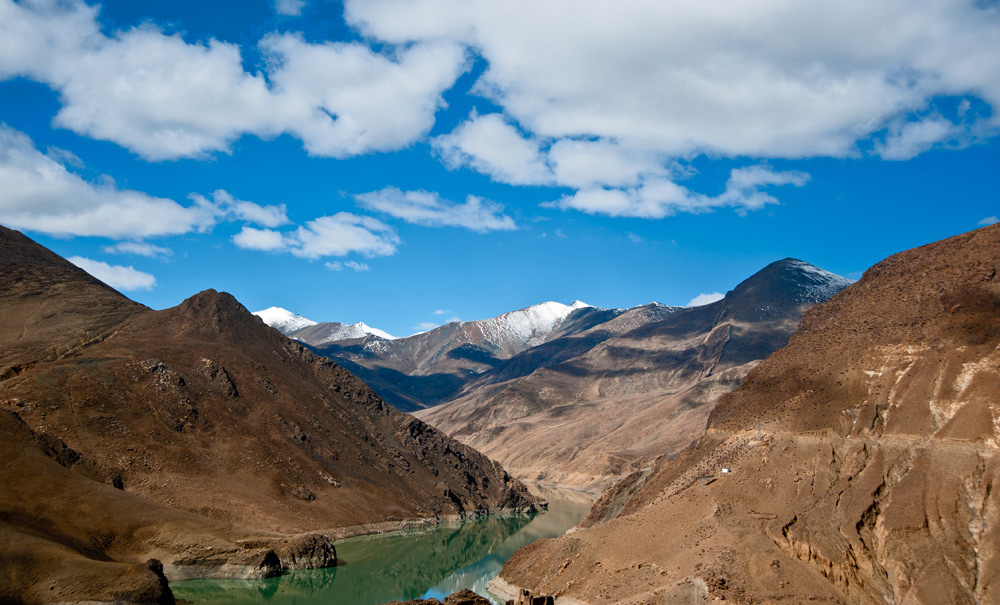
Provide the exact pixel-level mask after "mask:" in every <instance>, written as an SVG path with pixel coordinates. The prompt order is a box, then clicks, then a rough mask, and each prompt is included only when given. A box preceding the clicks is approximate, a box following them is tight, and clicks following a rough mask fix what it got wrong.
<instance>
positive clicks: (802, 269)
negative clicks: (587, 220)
mask: <svg viewBox="0 0 1000 605" xmlns="http://www.w3.org/2000/svg"><path fill="white" fill-rule="evenodd" d="M849 283H851V282H850V281H849V280H847V279H844V278H842V277H839V276H836V275H833V274H832V273H829V272H827V271H823V270H822V269H819V268H817V267H814V266H812V265H809V264H808V263H804V262H801V261H798V260H794V259H785V260H782V261H778V262H775V263H772V264H771V265H768V266H767V267H765V268H764V269H762V270H761V271H759V272H758V273H757V274H755V275H753V276H752V277H750V278H749V279H747V280H745V281H744V282H742V283H741V284H739V285H738V286H737V287H736V288H735V289H734V290H733V291H731V292H729V293H728V294H727V295H726V296H725V298H724V299H722V300H720V301H717V302H715V303H712V304H710V305H705V306H701V307H693V308H687V309H681V308H677V307H663V306H662V305H661V306H657V305H647V306H645V307H636V308H635V309H630V310H628V311H626V312H624V313H620V314H618V315H616V316H615V317H614V318H612V319H610V320H608V321H606V322H602V323H600V324H598V325H595V326H593V327H591V328H588V329H586V330H583V331H580V332H577V333H574V334H571V335H568V336H564V337H562V338H556V339H552V340H550V341H548V342H547V343H545V344H543V345H540V346H538V347H535V348H533V349H529V350H527V351H524V352H522V353H520V354H519V355H516V356H514V357H512V358H511V359H509V360H506V361H504V362H503V363H500V364H498V365H497V366H496V367H494V368H493V369H492V370H490V371H489V372H485V373H483V374H482V375H481V376H479V377H477V379H476V380H475V381H472V382H471V383H470V385H469V386H467V387H466V388H465V391H464V394H463V395H461V396H460V397H458V398H457V399H455V400H453V401H451V402H448V403H445V404H444V405H440V406H437V407H434V408H431V409H428V410H422V411H419V412H417V415H418V417H420V418H422V419H424V420H426V421H427V422H428V423H430V424H432V425H434V426H436V427H438V428H440V429H442V430H444V431H445V432H447V433H449V434H450V435H452V436H454V437H456V438H458V439H460V440H461V441H463V442H465V443H468V444H469V445H472V446H473V447H475V448H476V449H478V450H479V451H482V452H484V453H485V454H487V455H489V456H490V457H492V458H494V459H495V460H499V461H501V462H502V463H503V464H504V465H505V466H506V467H507V468H509V469H510V470H511V472H514V473H515V474H517V475H518V476H520V477H523V478H528V479H531V480H538V481H552V482H556V483H560V484H564V485H565V484H570V485H576V486H594V487H597V486H600V485H603V484H605V483H606V482H607V481H608V480H609V478H612V477H615V476H620V475H622V474H627V473H628V472H631V471H632V470H636V469H639V468H643V467H645V466H647V465H648V464H649V462H650V461H651V460H652V459H653V458H655V457H656V456H658V455H659V454H660V453H662V452H665V451H676V450H680V449H683V448H684V447H686V446H687V445H688V444H689V443H691V441H693V440H694V439H696V438H697V437H698V435H700V433H701V430H702V427H704V425H705V420H706V419H707V417H708V414H709V413H710V412H711V410H712V408H713V406H714V404H715V402H716V401H717V400H718V398H719V397H720V396H721V395H723V394H724V393H727V392H729V391H731V390H733V389H734V388H736V387H737V386H738V385H739V384H740V382H741V381H742V380H743V378H744V377H745V376H746V375H747V373H748V372H749V371H750V370H751V369H752V368H753V367H754V366H755V365H756V364H757V363H758V362H759V361H760V360H761V359H763V358H764V357H766V356H767V355H769V354H770V353H772V352H774V351H776V350H777V349H779V348H781V347H782V346H784V344H785V343H786V342H787V340H788V337H789V336H790V335H791V334H792V333H793V332H794V331H795V329H796V327H797V326H798V324H799V321H800V320H801V318H802V315H803V313H805V311H806V310H807V309H809V308H810V307H812V306H813V305H814V304H816V303H817V302H820V301H823V300H826V299H828V298H829V297H830V296H833V295H834V294H835V293H837V292H838V291H840V290H841V289H843V288H844V287H845V286H847V285H848V284H849ZM592 484H593V485H592Z"/></svg>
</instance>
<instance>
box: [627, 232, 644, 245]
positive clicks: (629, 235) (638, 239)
mask: <svg viewBox="0 0 1000 605" xmlns="http://www.w3.org/2000/svg"><path fill="white" fill-rule="evenodd" d="M625 237H627V238H628V241H630V242H632V243H633V244H641V243H642V238H641V237H639V236H638V235H636V234H634V233H632V232H629V233H627V234H625Z"/></svg>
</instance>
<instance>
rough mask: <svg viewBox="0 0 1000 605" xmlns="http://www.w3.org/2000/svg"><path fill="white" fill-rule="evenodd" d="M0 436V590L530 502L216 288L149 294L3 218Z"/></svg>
mask: <svg viewBox="0 0 1000 605" xmlns="http://www.w3.org/2000/svg"><path fill="white" fill-rule="evenodd" d="M0 455H2V458H3V460H4V464H2V465H0V485H2V488H0V561H2V562H3V565H0V601H15V602H17V601H24V602H51V601H81V600H82V601H90V600H96V601H114V600H123V601H162V602H169V601H170V600H171V598H172V597H170V593H169V589H168V588H167V587H166V585H165V583H164V582H163V577H164V575H165V576H166V577H167V578H171V579H173V578H179V577H190V576H197V575H206V574H207V575H222V576H239V577H261V576H268V575H273V574H276V573H280V572H281V571H283V570H286V569H295V568H310V567H321V566H327V565H330V564H332V563H333V562H334V561H335V560H336V556H335V551H334V549H333V546H332V543H331V541H330V538H329V536H330V535H342V534H349V533H356V532H360V531H365V530H366V529H372V528H387V527H392V526H393V524H396V523H399V522H402V521H404V520H406V519H414V518H426V517H435V516H442V517H444V516H456V515H475V514H480V513H485V512H491V511H497V510H520V511H525V510H535V509H537V508H538V507H539V502H538V501H537V499H536V498H534V497H533V496H531V495H530V494H529V493H528V492H527V490H526V489H525V488H524V486H523V485H521V484H520V483H519V482H518V481H517V480H515V479H513V478H511V477H510V476H509V475H508V474H507V473H506V472H505V471H504V470H503V468H501V467H500V466H499V465H498V464H496V463H494V462H492V461H490V460H489V459H487V458H486V457H484V456H482V455H481V454H479V453H478V452H476V451H474V450H472V449H471V448H469V447H467V446H464V445H462V444H460V443H458V442H456V441H454V440H452V439H450V438H448V437H446V436H445V435H443V434H442V433H440V432H438V431H436V430H434V429H432V428H431V427H429V426H427V425H426V424H424V423H422V422H420V421H419V420H416V419H414V418H412V417H410V416H407V415H405V414H402V413H400V412H397V411H396V410H394V409H392V408H390V407H389V406H387V405H386V404H385V403H384V402H383V401H382V400H381V399H380V398H379V397H378V396H376V395H375V394H374V393H373V392H372V391H371V390H370V389H369V388H368V387H367V386H366V385H365V384H364V383H362V382H361V381H360V380H358V379H357V378H355V377H354V376H352V375H350V374H349V373H348V372H347V371H346V370H344V369H342V368H340V367H338V366H336V365H335V364H333V363H332V362H331V361H330V360H328V359H324V358H321V357H317V356H316V355H314V354H313V353H311V352H309V351H308V350H306V349H305V348H303V347H302V345H300V344H298V343H295V342H292V341H289V340H288V339H287V338H285V337H284V336H282V335H281V334H280V333H278V332H277V331H276V330H273V329H271V328H269V327H267V326H265V325H264V324H263V323H262V322H261V321H260V320H259V319H257V318H256V317H254V316H252V315H251V314H250V313H249V312H248V311H247V310H246V309H245V308H243V306H242V305H240V304H239V303H238V302H237V301H236V300H235V299H233V297H232V296H229V295H228V294H224V293H218V292H215V291H212V290H209V291H206V292H202V293H201V294H198V295H196V296H193V297H191V298H190V299H188V300H186V301H184V302H183V303H182V304H181V305H179V306H177V307H174V308H172V309H167V310H164V311H152V310H149V309H147V308H145V307H143V306H141V305H138V304H137V303H134V302H132V301H129V300H128V299H126V298H125V297H123V296H121V295H120V294H118V293H117V292H115V291H114V290H112V289H110V288H108V287H107V286H105V285H104V284H102V283H100V282H98V281H97V280H95V279H94V278H92V277H90V276H89V275H87V274H86V273H84V272H83V271H82V270H80V269H78V268H77V267H75V266H73V265H72V264H70V263H69V262H67V261H65V260H64V259H62V258H60V257H58V256H57V255H55V254H53V253H52V252H50V251H48V250H46V249H44V248H43V247H41V246H39V245H37V244H35V243H34V242H32V241H31V240H29V239H28V238H26V237H24V236H23V235H21V234H20V233H18V232H16V231H11V230H8V229H5V228H2V227H0ZM250 528H254V529H250ZM337 528H339V529H337ZM316 530H323V532H324V533H323V534H315V533H314V534H313V535H308V532H315V531H316ZM303 534H306V535H303ZM149 559H157V560H159V561H161V562H162V573H160V572H158V570H160V566H159V565H157V564H153V563H147V561H148V560H149Z"/></svg>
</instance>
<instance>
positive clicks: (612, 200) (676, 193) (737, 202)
mask: <svg viewBox="0 0 1000 605" xmlns="http://www.w3.org/2000/svg"><path fill="white" fill-rule="evenodd" d="M808 180H809V175H807V174H805V173H802V172H797V171H786V172H775V171H773V170H771V169H770V168H768V167H766V166H751V167H745V168H737V169H734V170H733V171H732V172H731V173H730V176H729V180H728V181H727V182H726V189H725V191H723V192H722V193H721V194H719V195H717V196H708V195H704V194H700V193H694V192H692V191H690V190H688V189H686V188H685V187H682V186H680V185H678V184H677V183H674V182H673V181H669V180H666V179H651V180H648V181H646V182H645V183H643V184H642V185H641V186H639V187H633V188H630V189H604V188H591V189H583V190H581V191H578V192H576V193H574V194H571V195H567V196H564V197H563V198H562V199H559V200H557V201H554V202H548V203H545V204H543V206H546V207H550V208H561V209H564V210H566V209H573V210H579V211H581V212H586V213H588V214H605V215H608V216H629V217H639V218H652V219H655V218H663V217H665V216H671V215H674V214H677V213H678V212H691V213H699V212H708V211H710V210H711V209H713V208H718V207H731V208H735V209H736V211H737V212H740V213H743V212H746V211H747V210H758V209H760V208H763V207H764V205H766V204H776V203H777V202H778V200H777V199H776V198H775V197H774V196H772V195H770V194H769V193H766V192H765V191H763V190H762V189H763V188H764V187H768V186H779V185H794V186H796V187H801V186H803V185H805V183H806V182H807V181H808Z"/></svg>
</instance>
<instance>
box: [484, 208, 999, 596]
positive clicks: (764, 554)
mask: <svg viewBox="0 0 1000 605" xmlns="http://www.w3.org/2000/svg"><path fill="white" fill-rule="evenodd" d="M998 271H1000V228H998V227H987V228H984V229H980V230H977V231H974V232H971V233H967V234H963V235H960V236H957V237H954V238H950V239H948V240H944V241H941V242H937V243H935V244H931V245H928V246H924V247H922V248H917V249H914V250H910V251H907V252H903V253H901V254H897V255H895V256H893V257H891V258H889V259H887V260H886V261H883V262H882V263H879V264H878V265H876V266H875V267H873V268H872V269H871V270H869V271H868V272H867V273H866V274H865V276H864V278H863V279H862V280H861V281H860V282H859V283H858V284H856V285H855V286H852V287H850V288H848V289H847V290H845V291H844V292H843V293H842V294H840V295H839V296H837V297H835V298H833V299H832V300H831V301H829V302H828V303H825V304H823V305H820V306H818V307H816V308H815V309H813V310H812V311H810V312H809V313H808V314H807V315H806V317H805V319H804V320H803V323H802V326H801V328H800V329H799V331H798V332H797V333H796V335H795V336H793V337H792V339H791V341H790V342H789V345H788V346H787V347H785V348H784V349H782V350H781V351H778V352H777V353H775V354H774V355H772V356H771V357H769V358H768V359H767V360H765V361H764V362H763V363H761V364H760V365H759V366H758V367H757V368H756V369H755V370H754V371H752V372H751V373H750V375H749V377H748V378H747V380H746V381H745V383H744V384H743V386H741V387H740V389H738V390H736V391H735V392H733V393H732V394H729V395H726V396H724V397H722V399H721V400H720V402H719V404H718V406H717V407H716V408H715V410H714V412H713V413H712V415H711V418H710V419H709V423H708V429H707V433H706V435H705V436H704V437H703V438H702V439H701V440H700V441H699V442H698V443H697V444H696V445H695V446H694V447H692V448H690V449H689V450H687V451H685V452H682V453H681V454H679V455H677V456H676V457H674V459H673V460H669V459H667V458H666V457H664V458H661V459H660V460H659V461H658V463H657V465H656V467H655V469H654V470H653V471H652V472H651V473H649V474H648V475H647V476H644V477H632V478H630V483H623V484H622V485H621V486H619V488H618V489H617V490H616V491H614V492H613V493H612V494H610V495H609V496H608V497H607V498H606V499H605V503H604V506H603V507H598V509H596V510H595V515H593V516H592V518H591V519H590V520H589V524H592V525H593V526H592V527H590V528H588V529H584V530H581V531H577V532H574V533H572V534H569V535H567V536H565V537H563V538H559V539H556V540H552V541H546V542H541V543H538V544H536V545H533V546H532V547H529V548H528V549H524V550H522V551H519V552H518V553H517V554H516V555H515V557H513V558H512V559H511V560H510V561H509V562H508V564H507V565H506V566H505V567H504V571H503V578H504V579H506V580H507V581H509V582H511V583H513V584H515V585H522V586H526V587H529V588H533V589H538V590H542V591H547V592H555V591H560V592H561V593H562V594H566V595H570V596H574V597H576V598H578V599H581V600H584V601H587V602H594V603H596V602H605V601H608V600H614V601H622V602H635V603H647V602H663V603H669V602H676V600H677V599H679V598H687V599H693V600H695V601H711V600H713V599H717V598H721V597H725V598H726V599H727V600H735V601H736V602H748V603H749V602H774V601H783V600H784V601H788V602H799V601H805V600H807V599H809V600H818V601H819V602H838V603H839V602H842V603H855V602H856V603H945V602H947V603H987V602H998V601H1000V593H998V590H1000V589H998V582H997V580H998V579H1000V576H998V565H997V560H996V559H997V554H998V552H1000V534H998V533H997V529H996V528H997V521H998V518H997V517H998V504H1000V502H998V499H997V494H996V490H995V489H994V487H995V484H996V481H997V479H998V478H1000V475H998V471H1000V465H998V456H997V452H998V449H997V439H998V436H1000V431H998V427H1000V395H998V394H1000V349H998V345H1000V278H998V277H997V273H998ZM726 470H728V472H725V471H726ZM623 501H624V504H623V503H622V502H623Z"/></svg>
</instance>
